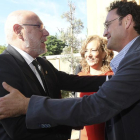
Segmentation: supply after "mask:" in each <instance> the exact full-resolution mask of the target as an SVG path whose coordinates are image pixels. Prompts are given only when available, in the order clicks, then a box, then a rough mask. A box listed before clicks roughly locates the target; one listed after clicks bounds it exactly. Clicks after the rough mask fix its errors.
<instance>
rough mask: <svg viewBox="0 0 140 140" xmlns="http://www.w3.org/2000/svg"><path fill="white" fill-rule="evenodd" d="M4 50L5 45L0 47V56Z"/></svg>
mask: <svg viewBox="0 0 140 140" xmlns="http://www.w3.org/2000/svg"><path fill="white" fill-rule="evenodd" d="M5 49H6V46H5V45H0V54H1V53H2V52H3V51H4V50H5Z"/></svg>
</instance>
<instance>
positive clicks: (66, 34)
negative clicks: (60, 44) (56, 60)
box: [59, 1, 84, 73]
mask: <svg viewBox="0 0 140 140" xmlns="http://www.w3.org/2000/svg"><path fill="white" fill-rule="evenodd" d="M68 6H69V11H68V12H66V13H63V15H62V18H64V19H66V21H67V22H68V23H69V26H68V28H67V30H64V29H61V30H59V32H60V39H61V40H62V41H64V42H66V44H67V45H68V47H65V48H64V49H63V53H62V54H63V55H64V57H63V58H62V59H63V60H65V61H69V62H70V67H71V73H74V67H75V64H76V63H75V62H76V61H77V58H76V57H74V55H73V53H77V52H79V46H81V44H82V41H83V40H82V39H78V34H80V33H81V31H82V29H83V28H84V26H83V22H82V21H81V20H80V19H77V18H76V17H75V10H76V7H75V5H74V4H73V3H72V1H69V2H68Z"/></svg>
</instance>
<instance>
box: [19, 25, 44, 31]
mask: <svg viewBox="0 0 140 140" xmlns="http://www.w3.org/2000/svg"><path fill="white" fill-rule="evenodd" d="M21 26H37V27H38V28H39V29H40V30H41V31H42V30H44V29H45V26H44V25H43V24H40V25H37V24H21Z"/></svg>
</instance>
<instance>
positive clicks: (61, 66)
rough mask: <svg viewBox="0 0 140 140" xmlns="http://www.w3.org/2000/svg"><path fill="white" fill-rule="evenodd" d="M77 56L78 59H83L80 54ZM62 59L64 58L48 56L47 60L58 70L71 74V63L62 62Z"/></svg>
mask: <svg viewBox="0 0 140 140" xmlns="http://www.w3.org/2000/svg"><path fill="white" fill-rule="evenodd" d="M75 56H77V57H78V58H81V56H80V54H79V53H77V54H75ZM61 57H63V56H62V55H50V56H46V59H47V60H48V61H50V62H51V63H52V64H53V66H54V67H55V68H56V69H58V70H60V71H65V72H67V73H70V67H69V65H70V62H68V61H65V62H64V61H62V59H61Z"/></svg>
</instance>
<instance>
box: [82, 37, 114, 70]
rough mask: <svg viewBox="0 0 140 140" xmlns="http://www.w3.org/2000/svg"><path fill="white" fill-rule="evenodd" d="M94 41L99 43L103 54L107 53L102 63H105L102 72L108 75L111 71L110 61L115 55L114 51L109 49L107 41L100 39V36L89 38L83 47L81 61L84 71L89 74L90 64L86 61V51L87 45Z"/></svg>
mask: <svg viewBox="0 0 140 140" xmlns="http://www.w3.org/2000/svg"><path fill="white" fill-rule="evenodd" d="M93 40H97V41H99V43H100V48H101V50H102V52H105V53H106V55H105V58H104V59H103V61H102V62H103V63H102V67H101V71H102V72H103V73H106V72H107V71H111V68H110V61H111V60H112V58H113V56H114V53H113V51H111V50H108V49H107V40H106V39H104V38H101V37H99V36H98V35H92V36H89V37H88V38H87V39H86V40H85V41H84V43H83V45H82V48H81V51H80V53H81V57H82V60H81V66H82V71H84V72H89V70H90V69H89V65H88V63H87V62H86V60H85V50H86V47H87V44H88V43H90V42H91V41H93Z"/></svg>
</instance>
